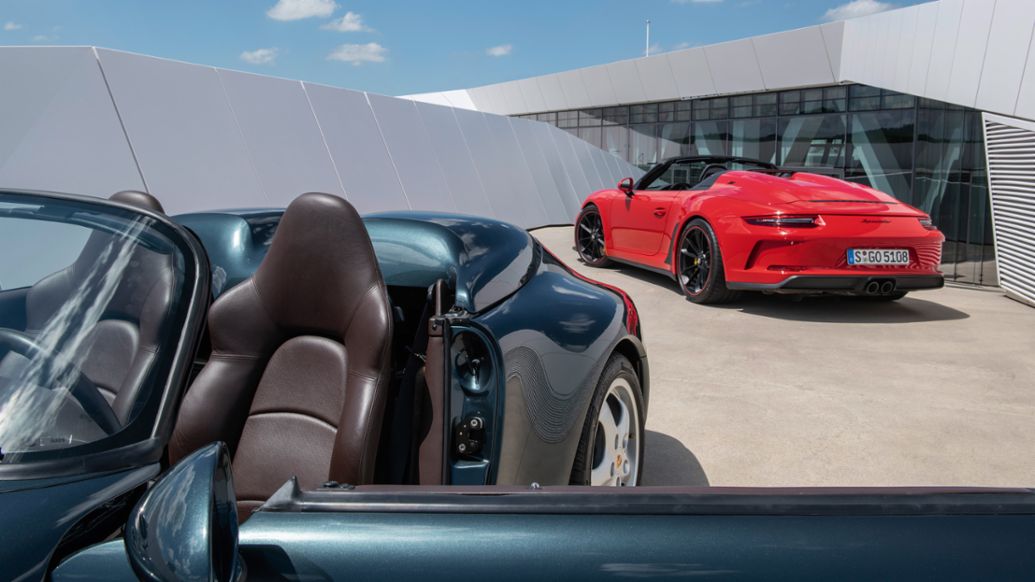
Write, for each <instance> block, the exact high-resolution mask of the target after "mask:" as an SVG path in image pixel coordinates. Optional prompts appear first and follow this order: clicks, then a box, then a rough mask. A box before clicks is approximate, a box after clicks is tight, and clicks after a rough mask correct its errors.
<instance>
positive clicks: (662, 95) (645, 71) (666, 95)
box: [634, 54, 679, 101]
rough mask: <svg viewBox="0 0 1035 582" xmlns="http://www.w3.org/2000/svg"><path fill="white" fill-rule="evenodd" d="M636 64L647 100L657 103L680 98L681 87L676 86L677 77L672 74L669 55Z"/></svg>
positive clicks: (638, 61) (641, 60) (654, 57)
mask: <svg viewBox="0 0 1035 582" xmlns="http://www.w3.org/2000/svg"><path fill="white" fill-rule="evenodd" d="M634 62H635V63H636V69H637V72H638V73H639V75H640V82H641V83H643V93H644V95H645V96H646V97H647V99H649V100H651V101H655V100H662V99H678V98H679V87H677V86H676V76H675V75H674V74H673V73H672V66H671V65H670V64H669V59H668V54H661V55H656V56H653V57H650V58H646V59H636V61H634Z"/></svg>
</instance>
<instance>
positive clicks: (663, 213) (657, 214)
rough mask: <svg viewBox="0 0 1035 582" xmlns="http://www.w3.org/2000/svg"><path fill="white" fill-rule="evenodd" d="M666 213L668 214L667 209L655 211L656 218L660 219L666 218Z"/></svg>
mask: <svg viewBox="0 0 1035 582" xmlns="http://www.w3.org/2000/svg"><path fill="white" fill-rule="evenodd" d="M666 212H668V210H667V209H665V208H655V209H654V216H657V217H658V218H661V217H662V216H665V213H666Z"/></svg>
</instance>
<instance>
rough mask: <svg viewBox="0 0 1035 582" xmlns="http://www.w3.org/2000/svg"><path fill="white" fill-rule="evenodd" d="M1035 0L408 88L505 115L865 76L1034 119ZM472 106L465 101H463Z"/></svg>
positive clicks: (977, 4) (921, 12) (965, 0)
mask: <svg viewBox="0 0 1035 582" xmlns="http://www.w3.org/2000/svg"><path fill="white" fill-rule="evenodd" d="M1033 33H1035V0H939V1H937V2H928V3H925V4H918V5H915V6H909V7H906V8H901V9H897V10H889V11H887V12H881V13H878V14H874V15H870V16H864V17H860V18H854V19H851V20H846V21H841V22H831V23H827V24H822V25H817V26H811V27H807V28H801V29H798V30H791V31H787V32H781V33H777V34H769V35H765V36H756V37H752V38H745V39H741V40H735V41H731V42H724V43H720V44H714V45H709V46H703V47H696V48H691V49H686V50H680V51H672V52H669V53H664V54H659V55H653V56H650V57H646V58H638V59H631V60H626V61H619V62H615V63H609V64H604V65H596V66H593V67H588V68H584V69H576V70H572V71H565V72H561V73H554V74H551V75H545V76H542V77H533V78H531V79H522V80H519V81H509V82H505V83H497V84H494V85H486V86H483V87H475V88H473V89H466V90H455V91H448V92H446V93H424V94H420V95H411V96H409V97H410V98H411V99H416V100H420V101H431V102H438V101H443V100H445V99H446V98H447V97H448V100H449V101H450V102H451V103H452V104H453V105H454V106H458V107H465V106H467V107H470V108H472V109H477V110H478V111H485V112H490V113H499V114H504V115H520V114H524V113H537V112H542V111H559V110H564V109H579V108H585V107H606V106H609V105H622V104H627V103H637V102H649V101H668V100H674V99H693V98H698V97H707V96H711V95H730V94H737V93H750V92H759V91H773V90H783V89H795V88H800V87H809V86H817V85H832V84H836V83H862V84H865V85H871V86H874V87H881V88H884V89H891V90H894V91H899V92H902V93H909V94H912V95H917V96H920V97H928V98H931V99H936V100H938V101H944V102H947V103H954V104H957V105H964V106H967V107H972V108H975V109H980V110H983V111H990V112H993V113H1000V114H1003V115H1010V116H1014V117H1020V118H1026V119H1035V42H1032V38H1033ZM465 104H467V105H465Z"/></svg>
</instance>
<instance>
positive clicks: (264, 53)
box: [241, 47, 280, 65]
mask: <svg viewBox="0 0 1035 582" xmlns="http://www.w3.org/2000/svg"><path fill="white" fill-rule="evenodd" d="M279 52H280V50H279V49H277V48H276V47H271V48H261V49H255V50H253V51H244V52H243V53H241V60H242V61H244V62H246V63H248V64H250V65H272V64H273V63H275V62H276V61H277V53H279Z"/></svg>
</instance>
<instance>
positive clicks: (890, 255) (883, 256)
mask: <svg viewBox="0 0 1035 582" xmlns="http://www.w3.org/2000/svg"><path fill="white" fill-rule="evenodd" d="M848 264H849V265H908V264H909V251H908V250H907V249H848Z"/></svg>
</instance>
